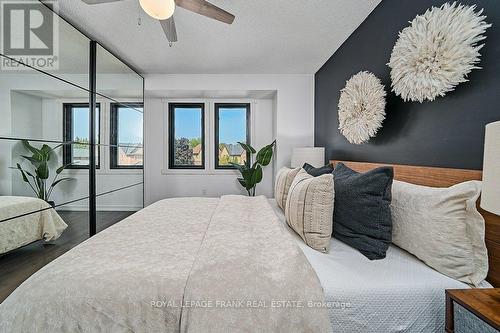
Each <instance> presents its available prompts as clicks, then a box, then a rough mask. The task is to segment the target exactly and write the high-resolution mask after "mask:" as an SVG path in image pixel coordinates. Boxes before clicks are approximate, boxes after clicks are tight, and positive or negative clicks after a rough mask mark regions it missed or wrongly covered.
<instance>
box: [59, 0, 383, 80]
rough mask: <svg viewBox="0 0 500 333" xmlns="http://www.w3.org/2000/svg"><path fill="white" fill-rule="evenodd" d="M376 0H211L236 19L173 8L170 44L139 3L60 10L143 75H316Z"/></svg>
mask: <svg viewBox="0 0 500 333" xmlns="http://www.w3.org/2000/svg"><path fill="white" fill-rule="evenodd" d="M380 1H381V0H211V2H212V3H213V4H215V5H217V6H220V7H221V8H223V9H225V10H227V11H229V12H231V13H233V14H234V15H236V20H235V21H234V23H233V24H232V25H226V24H223V23H220V22H217V21H214V20H211V19H208V18H205V17H202V16H199V15H197V14H194V13H192V12H188V11H186V10H184V9H182V8H177V9H176V12H175V14H174V17H175V20H176V25H177V33H178V36H179V42H177V43H175V44H174V45H173V47H169V46H168V43H167V41H166V38H165V36H164V34H163V31H162V29H161V26H160V24H159V23H158V21H156V20H154V19H152V18H150V17H149V16H147V15H146V14H145V13H144V12H142V11H140V9H139V8H140V7H139V4H138V3H139V2H138V0H123V1H121V2H114V3H107V4H101V5H94V6H89V5H85V4H84V3H83V2H82V1H81V0H64V1H59V10H60V13H61V15H62V16H63V17H66V18H67V19H68V20H69V21H71V22H72V23H73V24H74V25H76V26H77V27H79V28H81V29H82V30H83V31H85V32H86V33H87V34H89V35H90V36H91V37H93V38H95V39H96V40H97V41H99V42H101V43H102V44H103V45H105V46H106V47H107V48H109V49H110V50H112V51H113V52H114V53H116V54H117V55H118V56H120V57H121V58H122V59H123V60H125V61H126V62H128V63H130V64H131V65H133V66H135V67H136V68H137V69H138V70H139V72H141V73H143V74H160V73H168V74H313V73H315V72H316V71H317V70H318V69H319V68H320V67H321V66H322V65H323V64H324V63H325V62H326V60H328V58H329V57H330V56H331V55H332V54H333V53H334V52H335V51H336V50H337V48H338V47H339V46H340V45H341V44H342V43H343V42H344V41H345V39H347V37H349V35H350V34H351V33H352V32H353V31H354V30H355V29H356V28H357V27H358V26H359V24H360V23H361V22H363V20H364V19H365V18H366V17H367V16H368V14H369V13H370V12H371V11H372V10H373V9H374V8H375V7H376V5H377V4H378V3H379V2H380ZM139 13H141V17H142V24H141V25H140V26H139V25H138V24H137V21H138V16H139Z"/></svg>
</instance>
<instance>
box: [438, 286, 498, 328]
mask: <svg viewBox="0 0 500 333" xmlns="http://www.w3.org/2000/svg"><path fill="white" fill-rule="evenodd" d="M446 332H448V333H465V332H467V333H498V332H500V288H494V289H493V288H492V289H447V290H446Z"/></svg>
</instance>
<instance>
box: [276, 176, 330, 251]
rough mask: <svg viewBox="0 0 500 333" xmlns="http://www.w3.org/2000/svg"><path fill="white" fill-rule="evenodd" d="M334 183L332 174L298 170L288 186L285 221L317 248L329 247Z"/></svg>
mask: <svg viewBox="0 0 500 333" xmlns="http://www.w3.org/2000/svg"><path fill="white" fill-rule="evenodd" d="M333 199H334V185H333V175H332V174H324V175H321V176H318V177H313V176H311V175H309V174H308V173H307V172H306V171H305V170H300V171H299V173H298V174H297V176H295V179H294V180H293V182H292V185H291V186H290V191H289V193H288V198H287V200H286V207H285V216H286V221H287V223H288V225H289V226H290V227H291V228H292V229H293V230H295V232H296V233H297V234H299V236H300V237H302V239H303V240H304V242H306V244H307V245H309V246H310V247H312V248H313V249H315V250H317V251H320V252H324V253H326V252H328V251H329V250H330V238H331V236H332V219H333Z"/></svg>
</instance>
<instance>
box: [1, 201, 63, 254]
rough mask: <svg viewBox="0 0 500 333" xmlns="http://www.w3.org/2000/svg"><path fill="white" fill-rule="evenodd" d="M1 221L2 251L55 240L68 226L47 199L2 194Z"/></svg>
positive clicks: (5, 251)
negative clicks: (40, 241) (36, 242)
mask: <svg viewBox="0 0 500 333" xmlns="http://www.w3.org/2000/svg"><path fill="white" fill-rule="evenodd" d="M16 216H19V217H16ZM0 221H2V222H0V254H4V253H7V252H9V251H12V250H15V249H17V248H20V247H22V246H24V245H27V244H29V243H32V242H35V241H38V240H45V241H52V240H55V239H57V238H58V237H59V236H60V235H61V234H62V232H63V231H64V230H65V229H66V228H67V227H68V226H67V224H66V223H64V221H63V220H62V219H61V217H60V216H59V215H58V214H57V212H56V211H55V210H54V209H52V208H51V207H50V205H49V204H48V203H47V202H45V201H43V200H40V199H37V198H31V197H20V196H0Z"/></svg>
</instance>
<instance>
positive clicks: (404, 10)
mask: <svg viewBox="0 0 500 333" xmlns="http://www.w3.org/2000/svg"><path fill="white" fill-rule="evenodd" d="M445 2H446V1H435V0H418V1H415V0H382V2H381V3H380V4H379V5H378V6H377V8H375V10H374V11H373V12H372V13H371V14H370V15H369V16H368V18H367V19H366V20H365V21H364V22H363V23H362V24H361V25H360V27H359V28H358V29H357V30H356V31H355V32H354V33H353V34H352V35H351V36H350V37H349V38H348V39H347V40H346V42H345V43H344V44H343V45H342V46H341V47H340V48H339V49H338V50H337V52H336V53H335V54H334V55H333V56H332V57H331V58H330V59H329V60H328V61H327V62H326V63H325V65H324V66H323V67H322V68H321V69H320V70H319V71H318V72H317V73H316V80H315V81H316V88H315V89H316V93H315V145H316V146H319V147H326V158H327V159H340V160H354V161H363V162H385V163H397V164H412V165H424V166H439V167H450V168H465V169H481V168H482V159H483V140H484V126H485V125H486V124H487V123H490V122H492V121H495V120H500V1H499V0H477V1H470V0H463V1H460V3H463V4H469V5H472V4H477V7H478V8H484V14H485V15H486V16H487V19H486V20H487V22H488V23H492V24H493V26H492V27H491V28H489V29H488V30H487V32H486V35H487V38H486V41H485V42H486V45H485V47H484V48H483V49H482V50H481V54H482V57H481V63H480V66H482V67H483V69H480V70H475V71H473V72H471V73H470V74H469V80H470V81H469V82H465V83H462V84H461V85H459V86H457V88H456V89H455V90H454V91H452V92H449V93H448V94H447V95H446V96H445V97H439V98H437V99H436V100H435V101H433V102H424V103H418V102H403V100H402V99H400V98H399V97H397V96H395V95H394V93H392V92H391V91H390V89H391V88H390V74H389V72H390V68H389V67H388V66H387V65H386V64H387V63H388V62H389V58H390V54H391V51H392V47H393V46H394V44H395V42H396V40H397V37H398V32H399V31H400V30H401V29H403V28H404V27H406V26H408V24H409V23H408V21H411V20H412V19H413V18H414V17H415V16H416V15H417V14H421V13H423V12H425V10H426V9H427V8H430V7H431V6H433V5H434V6H440V5H441V4H443V3H445ZM361 70H368V71H371V72H373V73H374V74H375V75H377V76H378V77H379V78H380V79H381V80H382V82H383V83H384V85H385V87H386V91H387V107H386V113H387V115H386V120H385V121H384V124H383V127H382V128H381V129H380V130H379V133H378V134H377V136H376V137H375V138H372V139H371V140H370V142H368V143H366V144H363V145H353V144H350V143H349V142H348V141H347V140H346V139H345V138H344V137H343V136H342V134H340V132H339V130H338V118H337V105H338V100H339V97H340V89H342V88H343V87H344V86H345V82H346V80H348V79H349V78H350V77H351V76H352V75H353V74H356V73H357V72H359V71H361Z"/></svg>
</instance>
